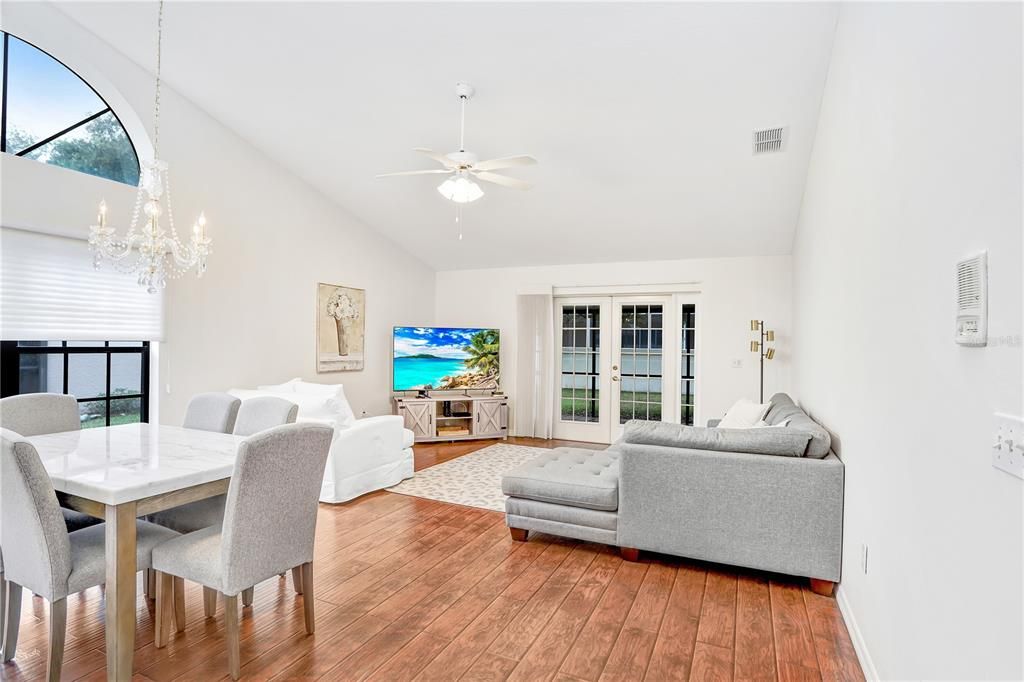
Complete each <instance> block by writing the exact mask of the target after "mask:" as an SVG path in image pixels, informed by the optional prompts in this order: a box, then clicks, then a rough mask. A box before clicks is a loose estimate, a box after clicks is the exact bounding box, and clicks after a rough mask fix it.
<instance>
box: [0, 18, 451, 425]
mask: <svg viewBox="0 0 1024 682" xmlns="http://www.w3.org/2000/svg"><path fill="white" fill-rule="evenodd" d="M2 21H3V28H4V30H7V31H10V32H11V33H13V34H15V35H18V36H20V37H23V38H25V39H26V40H29V41H30V42H32V43H34V44H36V45H38V46H39V47H40V48H42V49H44V50H47V51H48V52H50V53H51V54H53V55H54V56H56V57H58V58H59V59H61V60H62V61H64V62H65V63H66V64H68V65H69V66H71V67H72V68H74V69H75V70H76V71H78V72H79V73H80V74H81V75H82V76H83V77H85V78H86V79H87V80H90V81H92V82H93V83H94V84H95V85H97V86H98V89H100V90H101V94H102V95H104V96H105V97H106V98H107V99H108V101H111V102H112V103H116V102H124V103H125V105H124V106H121V107H120V108H119V110H118V114H124V113H125V106H127V107H130V108H133V109H134V110H135V111H136V112H138V115H139V116H138V117H134V118H136V119H138V118H139V117H141V120H142V121H143V122H144V123H145V124H146V125H147V126H148V125H149V124H150V121H149V119H150V107H151V105H152V96H153V92H152V87H153V80H152V77H151V76H150V75H148V74H147V73H146V71H144V70H143V69H142V68H141V67H140V66H139V65H137V64H135V63H134V62H131V61H130V60H128V59H127V58H126V57H124V56H123V55H121V54H120V53H118V52H116V51H115V50H113V49H112V48H111V47H109V46H108V45H107V44H106V43H104V42H102V41H100V40H99V39H98V38H96V37H95V36H94V35H92V34H91V33H89V32H87V31H86V30H85V29H83V28H82V27H81V26H79V25H78V24H76V23H74V22H73V21H71V20H70V19H68V18H67V17H66V16H65V15H64V14H62V13H61V12H60V11H58V10H56V9H55V8H53V7H52V6H49V5H46V4H43V3H6V4H5V6H4V12H3V17H2ZM166 39H167V40H171V39H178V40H182V39H185V40H187V36H184V37H183V36H178V37H177V38H172V37H170V36H168V37H167V38H166ZM147 66H148V65H147ZM224 87H225V88H230V87H231V83H229V82H226V83H224ZM115 106H117V105H116V104H115ZM162 106H163V116H162V125H161V151H162V156H163V157H164V158H165V159H166V160H167V161H168V162H169V163H170V168H171V180H172V183H173V185H172V186H173V193H172V194H173V199H174V208H175V215H176V217H177V220H178V222H179V224H180V225H181V227H184V228H187V227H188V226H190V225H191V223H192V221H193V220H194V219H195V216H197V215H198V213H199V211H200V209H203V210H205V211H206V215H207V217H208V218H209V221H210V225H209V227H210V233H211V236H212V237H213V239H214V244H213V249H214V251H213V255H212V256H211V258H210V262H209V271H208V272H207V274H206V276H205V277H204V278H203V279H201V280H196V279H195V277H194V276H193V275H188V276H186V277H185V278H183V279H180V280H176V281H172V282H171V283H170V284H169V286H168V289H167V298H166V308H165V309H166V311H167V320H166V328H167V336H166V340H165V343H164V344H162V347H161V349H160V359H161V363H162V367H161V372H160V377H161V381H160V383H161V386H160V387H159V388H160V390H161V391H162V394H161V399H160V421H162V422H166V423H178V422H180V420H181V418H182V416H183V413H184V406H185V404H186V403H187V401H188V399H189V397H190V396H191V395H193V394H194V393H197V392H200V391H210V390H223V389H227V388H230V387H232V386H254V385H256V384H259V383H274V382H279V381H283V380H286V379H289V378H291V377H294V376H303V377H305V378H306V379H308V380H313V381H323V382H343V383H345V385H346V388H347V392H348V395H349V397H350V400H351V401H352V403H353V408H354V409H355V411H356V414H357V415H358V414H359V413H360V412H361V411H362V410H367V411H368V412H369V413H370V414H381V413H386V412H388V411H389V410H390V407H389V398H390V395H391V394H390V371H391V370H390V358H391V350H390V345H391V327H392V326H393V325H395V324H427V323H429V322H430V321H431V319H432V318H433V312H434V274H433V271H432V270H431V269H430V268H428V267H427V266H426V265H424V264H423V263H422V262H420V261H419V260H418V259H416V258H414V257H413V256H411V255H410V254H408V253H407V252H405V251H403V250H402V249H401V248H399V247H398V246H397V245H395V244H394V243H392V242H390V241H388V240H387V239H385V238H383V237H381V236H380V235H378V234H377V233H375V232H372V231H370V230H369V229H368V228H366V227H365V226H364V225H362V224H361V223H359V222H358V221H357V220H356V219H355V218H353V217H352V216H351V215H350V214H348V213H347V212H346V211H345V210H343V209H342V208H340V207H338V206H337V205H336V204H334V203H332V202H331V201H329V200H327V199H326V198H325V197H323V196H322V195H321V194H319V193H317V192H316V191H314V190H312V189H311V188H310V187H309V186H308V185H306V184H304V183H303V182H301V181H299V180H297V179H296V178H295V177H294V176H292V175H290V174H288V173H286V172H284V171H282V170H281V169H280V168H279V167H278V166H277V165H276V164H274V163H273V162H272V161H270V160H269V159H268V158H267V157H265V156H264V155H262V154H261V153H259V152H258V151H256V150H255V149H254V148H253V147H252V146H251V145H249V144H248V143H246V142H245V141H244V140H242V139H241V138H239V137H238V136H236V135H235V134H234V133H232V132H231V131H230V130H228V129H226V128H225V127H224V126H222V125H221V124H220V123H218V122H217V121H215V120H214V119H212V118H211V117H210V116H208V115H207V114H205V113H204V112H203V111H201V110H200V109H198V108H197V107H195V106H194V105H192V104H191V103H190V102H188V101H187V100H185V99H183V98H182V97H180V96H179V95H177V93H175V92H174V91H172V90H170V89H169V88H167V87H166V86H165V88H164V91H163V95H162ZM299 109H301V107H299V108H297V111H298V110H299ZM127 118H128V119H132V118H133V117H132V116H130V115H129V116H127ZM127 125H128V127H129V130H130V131H132V128H133V126H132V125H131V124H127ZM296 125H302V122H301V119H300V118H296V119H294V120H283V121H281V131H280V134H281V135H287V134H288V130H289V128H290V127H292V126H296ZM136 136H137V137H138V134H137V133H136ZM141 146H142V148H144V149H145V148H147V147H148V146H149V145H148V143H145V144H142V145H141ZM13 162H14V163H11V162H9V161H8V160H7V159H5V162H4V164H3V167H2V170H3V172H4V176H5V177H4V184H5V191H4V207H3V220H4V222H5V223H6V222H7V220H8V219H10V220H11V221H12V224H15V223H16V226H18V227H32V228H34V229H42V230H47V231H54V232H61V233H64V234H67V233H68V232H69V231H74V230H78V231H79V233H80V234H81V236H83V237H84V236H86V235H87V234H88V225H89V224H90V221H91V219H92V218H93V216H94V215H95V211H96V203H97V202H98V201H99V199H100V198H101V196H104V195H105V196H106V197H107V200H108V203H109V204H110V205H111V220H112V222H113V223H114V224H119V225H124V224H125V223H126V222H127V221H128V219H129V218H130V206H131V205H130V201H131V197H132V193H131V192H130V191H129V192H125V188H123V187H119V186H116V183H110V182H107V181H103V180H99V179H96V178H91V177H89V176H85V175H82V174H79V173H74V172H71V171H65V170H62V169H52V168H47V169H44V170H39V171H38V172H32V176H33V177H38V178H39V179H40V181H39V182H33V181H32V179H31V178H30V179H27V180H24V181H20V182H18V183H17V186H18V188H19V191H18V192H17V193H16V192H14V191H7V183H8V182H9V181H10V180H11V179H12V177H14V175H15V174H14V171H15V170H16V169H17V168H18V166H20V165H24V164H28V163H31V162H28V161H24V160H21V159H15V160H13ZM19 162H21V163H19ZM37 166H40V167H41V164H37ZM33 170H35V169H33ZM30 172H31V171H30ZM43 180H45V182H44V181H43ZM97 190H98V191H97ZM100 192H102V194H101V193H100ZM40 207H42V208H40ZM318 281H323V282H330V283H335V284H344V285H347V286H354V287H360V288H364V289H366V291H367V295H366V300H367V303H366V306H367V310H366V325H367V330H366V331H367V339H366V369H365V370H364V371H361V372H342V373H332V374H321V375H317V374H316V371H315V358H314V355H315V352H314V339H315V316H314V315H315V295H316V288H315V287H316V283H317V282H318ZM156 388H158V387H156V386H154V389H156ZM168 390H169V392H167V391H168Z"/></svg>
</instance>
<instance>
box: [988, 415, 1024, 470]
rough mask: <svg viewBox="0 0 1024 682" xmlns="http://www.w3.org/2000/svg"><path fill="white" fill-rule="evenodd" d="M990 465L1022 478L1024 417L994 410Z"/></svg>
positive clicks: (1023, 464) (1023, 466) (1023, 465)
mask: <svg viewBox="0 0 1024 682" xmlns="http://www.w3.org/2000/svg"><path fill="white" fill-rule="evenodd" d="M995 422H996V423H995V439H994V440H993V442H992V466H994V467H995V468H996V469H1001V470H1002V471H1005V472H1006V473H1008V474H1013V475H1014V476H1016V477H1017V478H1020V479H1024V417H1014V416H1012V415H1009V414H1002V413H1000V412H996V415H995Z"/></svg>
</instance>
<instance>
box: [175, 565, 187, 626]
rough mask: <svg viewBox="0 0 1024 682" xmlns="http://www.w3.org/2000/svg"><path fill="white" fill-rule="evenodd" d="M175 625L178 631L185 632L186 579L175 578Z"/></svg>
mask: <svg viewBox="0 0 1024 682" xmlns="http://www.w3.org/2000/svg"><path fill="white" fill-rule="evenodd" d="M174 626H175V630H177V631H178V632H185V579H184V578H178V577H177V576H175V578H174Z"/></svg>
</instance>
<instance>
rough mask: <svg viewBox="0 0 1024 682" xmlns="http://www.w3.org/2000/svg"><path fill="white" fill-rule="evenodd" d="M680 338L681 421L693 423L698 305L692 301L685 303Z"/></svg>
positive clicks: (695, 400)
mask: <svg viewBox="0 0 1024 682" xmlns="http://www.w3.org/2000/svg"><path fill="white" fill-rule="evenodd" d="M680 317H681V319H682V326H681V328H680V332H681V334H680V337H679V338H680V339H682V344H681V345H682V350H681V356H680V358H679V371H680V379H681V381H680V389H679V390H680V396H679V397H680V401H679V404H680V414H679V419H680V422H681V423H683V424H686V425H688V426H692V425H693V413H694V407H695V405H696V402H697V398H696V395H695V393H694V391H695V388H696V385H697V384H696V371H697V367H696V353H697V350H696V346H695V343H696V338H697V307H696V306H695V305H693V304H692V303H688V304H685V305H683V308H682V315H681V316H680Z"/></svg>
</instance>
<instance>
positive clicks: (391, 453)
mask: <svg viewBox="0 0 1024 682" xmlns="http://www.w3.org/2000/svg"><path fill="white" fill-rule="evenodd" d="M230 393H231V394H232V395H234V396H235V397H237V398H241V399H242V400H243V401H244V400H246V399H248V398H255V397H258V396H267V395H272V396H276V397H279V398H284V399H286V400H291V401H292V402H294V403H296V404H297V405H298V406H299V413H298V419H297V421H298V422H300V423H301V422H319V423H330V424H331V425H332V426H333V427H334V438H333V440H332V442H331V450H330V453H329V454H328V457H327V467H326V469H325V472H324V481H323V485H322V487H321V489H320V501H321V502H328V503H331V504H337V503H339V502H347V501H349V500H351V499H354V498H356V497H359V496H360V495H365V494H366V493H369V492H373V491H374V490H381V489H383V488H388V487H391V486H393V485H398V484H399V483H400V482H401V481H402V480H404V479H406V478H410V477H412V475H413V453H412V443H413V434H412V432H411V431H409V430H408V429H406V428H404V427H403V426H402V418H401V417H397V416H392V415H388V416H383V417H367V418H366V419H356V418H355V416H354V415H353V413H352V409H351V407H349V404H348V401H347V399H346V398H345V393H344V389H343V388H342V385H341V384H334V385H328V384H313V383H307V382H304V381H301V380H299V379H293V380H291V381H289V382H287V383H284V384H277V385H274V386H259V387H257V388H256V390H243V389H232V390H231V391H230Z"/></svg>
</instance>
